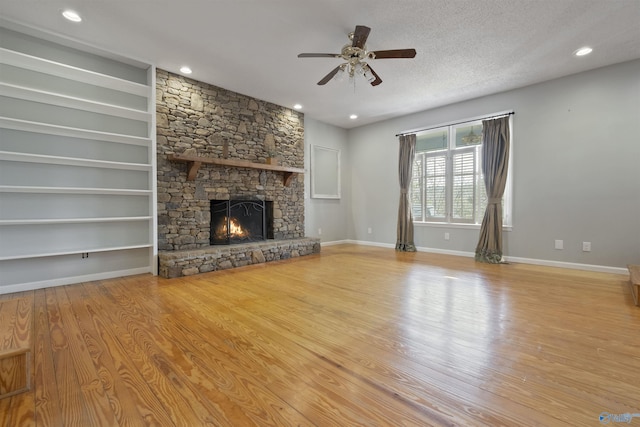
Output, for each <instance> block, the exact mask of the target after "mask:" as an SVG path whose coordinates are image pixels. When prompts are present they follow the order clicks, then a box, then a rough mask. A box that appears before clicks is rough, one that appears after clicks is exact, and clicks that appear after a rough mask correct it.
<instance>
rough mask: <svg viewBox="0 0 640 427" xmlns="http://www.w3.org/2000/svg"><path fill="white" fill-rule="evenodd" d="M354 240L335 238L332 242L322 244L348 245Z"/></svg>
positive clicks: (321, 243) (322, 244)
mask: <svg viewBox="0 0 640 427" xmlns="http://www.w3.org/2000/svg"><path fill="white" fill-rule="evenodd" d="M352 242H353V241H352V240H334V241H332V242H320V246H321V247H322V246H335V245H346V244H348V243H352Z"/></svg>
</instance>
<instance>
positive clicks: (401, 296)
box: [0, 245, 640, 427]
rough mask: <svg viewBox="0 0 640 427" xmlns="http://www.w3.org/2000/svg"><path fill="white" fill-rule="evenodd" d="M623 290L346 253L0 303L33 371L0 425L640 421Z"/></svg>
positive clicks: (616, 280) (346, 248) (422, 259)
mask: <svg viewBox="0 0 640 427" xmlns="http://www.w3.org/2000/svg"><path fill="white" fill-rule="evenodd" d="M626 280H627V277H626V276H623V275H615V274H606V273H594V272H585V271H575V270H564V269H558V268H552V267H542V266H533V265H524V264H505V265H488V264H480V263H476V262H475V261H474V260H473V259H471V258H461V257H454V256H448V255H441V254H429V253H419V252H418V253H399V252H395V251H394V250H391V249H386V248H373V247H362V246H356V245H339V246H332V247H328V248H323V251H322V253H321V254H319V255H312V256H308V257H303V258H298V259H292V260H286V261H279V262H274V263H269V264H261V265H253V266H249V267H245V268H240V269H233V270H224V271H218V272H212V273H207V274H201V275H197V276H192V277H183V278H179V279H171V280H166V279H162V278H158V277H153V276H151V275H140V276H132V277H124V278H118V279H112V280H104V281H100V282H93V283H85V284H80V285H71V286H68V287H63V288H56V289H48V290H40V291H35V292H31V293H29V292H26V293H20V294H15V295H12V298H7V297H6V296H1V297H0V304H4V303H5V302H7V301H10V300H11V299H14V298H15V297H27V298H32V301H33V307H34V308H33V318H34V320H35V322H34V326H33V327H34V332H33V335H32V336H33V337H34V358H35V359H34V364H35V369H34V391H33V393H31V394H29V395H25V396H24V397H23V398H21V399H15V400H14V398H15V397H17V396H14V398H11V399H4V400H0V425H11V426H13V425H14V424H15V422H17V421H19V422H21V423H23V424H25V423H26V425H32V424H33V425H46V426H49V425H54V426H55V425H158V426H165V425H169V426H171V425H176V426H178V425H180V426H181V425H188V426H192V425H198V426H200V425H211V426H237V425H242V426H245V425H246V426H250V425H259V426H263V425H278V426H280V425H282V426H298V425H299V426H312V425H315V426H328V425H331V426H334V425H340V426H342V425H349V426H352V425H353V426H360V425H362V426H372V425H375V426H401V425H406V426H443V425H448V426H453V425H455V426H554V427H556V426H558V427H560V426H584V425H599V421H598V416H599V415H600V413H602V412H608V413H611V414H624V413H629V414H635V413H640V388H639V387H638V386H637V384H640V372H639V371H638V370H637V366H640V340H638V330H640V309H638V307H636V306H634V305H633V302H632V301H631V300H630V295H629V289H628V284H627V282H626ZM9 311H12V312H13V313H15V315H10V316H9V317H10V318H11V319H13V320H10V322H13V323H12V324H13V325H15V319H17V317H18V315H17V313H18V311H19V308H18V305H16V306H15V307H14V309H13V310H9ZM20 316H22V317H23V318H24V314H22V315H20ZM3 328H6V329H7V331H8V329H9V328H7V327H6V326H5V325H4V323H3V322H0V340H1V339H3V338H2V336H4V335H7V336H8V335H12V334H14V333H15V332H14V331H13V330H11V331H10V332H2V331H3V330H4V329H3ZM18 329H19V330H24V327H23V326H20V325H18ZM20 334H22V332H20V333H19V335H20ZM12 336H13V335H12ZM8 402H10V403H8ZM34 413H35V415H33V414H34ZM9 417H10V418H9ZM23 417H24V418H23ZM29 417H32V418H29ZM33 420H35V422H34V421H33ZM634 421H635V419H634ZM632 423H633V422H632Z"/></svg>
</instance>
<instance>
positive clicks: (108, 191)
mask: <svg viewBox="0 0 640 427" xmlns="http://www.w3.org/2000/svg"><path fill="white" fill-rule="evenodd" d="M0 193H55V194H104V195H117V196H150V195H151V194H152V191H151V190H128V189H121V188H81V187H31V186H26V185H24V186H23V185H0Z"/></svg>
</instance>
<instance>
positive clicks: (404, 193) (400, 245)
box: [396, 134, 416, 252]
mask: <svg viewBox="0 0 640 427" xmlns="http://www.w3.org/2000/svg"><path fill="white" fill-rule="evenodd" d="M399 140H400V156H399V161H398V174H399V178H400V204H399V206H398V237H397V240H396V250H398V251H403V252H415V251H416V246H415V244H414V242H413V214H412V213H411V191H410V188H411V178H412V174H413V161H414V158H415V156H416V135H415V134H411V135H400V138H399Z"/></svg>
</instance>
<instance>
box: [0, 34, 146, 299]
mask: <svg viewBox="0 0 640 427" xmlns="http://www.w3.org/2000/svg"><path fill="white" fill-rule="evenodd" d="M0 24H3V25H2V26H0V294H1V293H7V292H16V291H22V290H28V289H35V288H40V287H48V286H56V285H63V284H69V283H75V282H80V281H86V280H98V279H104V278H109V277H117V276H122V275H128V274H138V273H145V272H155V271H154V270H155V267H154V266H155V265H156V264H157V262H156V257H157V243H156V237H155V236H156V224H155V222H156V220H155V196H154V194H155V191H154V189H155V179H156V177H155V175H156V174H155V169H156V167H155V164H156V162H155V119H154V111H155V89H154V87H155V69H154V67H153V66H151V65H149V64H143V63H139V62H136V61H132V60H128V59H124V58H119V57H116V56H115V55H112V54H106V53H102V52H98V51H96V50H95V49H91V48H84V47H82V46H80V45H79V44H77V43H73V45H72V44H71V43H70V42H67V41H66V40H65V39H62V38H60V39H56V38H55V37H52V36H50V35H47V36H46V37H43V36H39V35H38V34H35V33H34V32H33V30H30V29H22V28H20V27H18V26H17V25H13V24H9V25H7V24H6V23H0Z"/></svg>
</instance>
